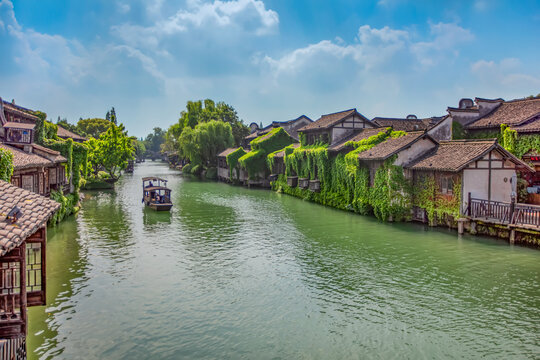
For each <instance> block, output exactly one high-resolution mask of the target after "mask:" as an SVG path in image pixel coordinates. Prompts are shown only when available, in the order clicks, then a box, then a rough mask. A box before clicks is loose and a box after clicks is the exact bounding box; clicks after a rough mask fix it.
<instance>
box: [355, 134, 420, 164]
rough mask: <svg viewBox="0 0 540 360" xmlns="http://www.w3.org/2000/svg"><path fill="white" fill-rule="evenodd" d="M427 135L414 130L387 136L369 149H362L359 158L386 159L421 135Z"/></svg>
mask: <svg viewBox="0 0 540 360" xmlns="http://www.w3.org/2000/svg"><path fill="white" fill-rule="evenodd" d="M423 136H427V135H426V133H425V132H423V131H415V132H410V133H407V134H406V135H403V136H400V137H397V138H392V137H390V138H388V139H387V140H385V141H383V142H381V143H379V144H377V145H375V146H374V147H372V148H371V149H369V150H366V151H362V152H361V153H359V154H358V159H360V160H364V161H365V160H386V159H388V158H389V157H390V156H392V155H394V154H396V153H398V152H399V151H401V150H403V149H405V148H407V147H409V146H410V145H411V144H412V143H414V142H416V141H417V140H419V139H420V138H421V137H423Z"/></svg>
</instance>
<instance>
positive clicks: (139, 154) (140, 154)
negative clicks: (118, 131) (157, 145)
mask: <svg viewBox="0 0 540 360" xmlns="http://www.w3.org/2000/svg"><path fill="white" fill-rule="evenodd" d="M131 142H132V144H133V148H134V149H135V158H137V159H144V157H145V155H146V146H145V145H144V141H142V140H139V139H137V138H136V137H131Z"/></svg>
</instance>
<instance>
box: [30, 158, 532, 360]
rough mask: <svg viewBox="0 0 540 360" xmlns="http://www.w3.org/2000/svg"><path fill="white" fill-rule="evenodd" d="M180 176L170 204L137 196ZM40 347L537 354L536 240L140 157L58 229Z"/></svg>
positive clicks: (143, 352) (33, 345)
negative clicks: (460, 230) (203, 175)
mask: <svg viewBox="0 0 540 360" xmlns="http://www.w3.org/2000/svg"><path fill="white" fill-rule="evenodd" d="M150 175H157V176H162V177H165V178H167V179H169V180H170V181H169V186H170V187H171V188H172V189H173V202H174V207H173V209H172V211H171V213H170V214H168V213H155V212H152V211H151V210H150V211H149V210H146V209H144V206H143V205H142V204H141V197H142V195H141V177H143V176H150ZM48 234H49V240H48V244H47V246H48V253H47V261H48V263H47V265H48V266H47V304H48V305H47V306H45V307H37V308H30V309H29V323H30V325H29V331H28V333H29V334H28V352H29V357H30V358H40V359H49V358H55V359H242V358H244V359H365V358H372V359H389V358H400V359H403V358H409V359H422V358H426V359H433V358H455V359H462V358H469V359H472V358H479V357H484V358H488V359H490V358H493V359H510V358H516V359H522V358H535V357H536V358H538V356H539V354H540V311H539V309H540V251H538V250H531V249H528V248H523V247H518V246H511V245H509V244H507V243H505V242H502V241H498V240H494V239H490V238H481V237H471V236H462V237H458V236H457V234H456V233H454V232H452V231H447V230H445V229H429V228H425V227H423V226H420V225H415V224H382V223H380V222H378V221H377V220H376V219H374V218H371V217H363V216H358V215H354V214H349V213H346V212H342V211H337V210H333V209H330V208H325V207H322V206H319V205H316V204H312V203H309V202H305V201H302V200H299V199H297V198H293V197H289V196H287V195H282V194H276V193H273V192H271V191H264V190H248V189H244V188H241V187H234V186H229V185H226V184H221V183H215V182H202V181H197V180H194V179H191V178H183V177H182V176H181V175H179V174H178V173H177V172H174V171H172V170H169V169H168V168H167V167H166V166H165V165H164V164H162V163H151V162H150V163H145V164H140V165H137V166H136V168H135V173H134V174H133V175H126V176H124V177H123V178H122V179H121V180H120V182H119V183H118V185H117V189H116V191H115V192H90V193H87V194H86V200H85V201H84V206H83V210H82V211H81V212H80V213H79V214H78V216H77V217H72V218H70V219H68V220H67V221H64V222H63V223H61V224H60V225H58V226H57V227H56V228H53V229H49V233H48Z"/></svg>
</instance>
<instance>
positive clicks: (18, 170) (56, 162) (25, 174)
mask: <svg viewBox="0 0 540 360" xmlns="http://www.w3.org/2000/svg"><path fill="white" fill-rule="evenodd" d="M0 147H1V148H3V149H4V150H9V151H10V152H11V153H12V154H13V168H14V169H13V175H12V176H11V183H12V184H13V185H15V186H18V187H21V188H23V189H26V190H28V191H32V192H35V193H37V194H40V195H43V196H49V194H50V192H51V190H67V187H68V186H69V184H68V182H67V180H66V170H65V164H66V162H67V160H66V158H65V157H63V156H62V155H60V153H59V152H58V151H55V150H51V149H48V148H46V147H43V146H40V145H37V144H32V145H28V146H25V147H24V148H25V149H26V150H27V151H25V150H22V149H20V148H18V147H15V146H14V145H7V144H2V143H0Z"/></svg>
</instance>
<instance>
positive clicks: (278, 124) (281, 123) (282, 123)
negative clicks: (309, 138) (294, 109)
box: [272, 115, 313, 126]
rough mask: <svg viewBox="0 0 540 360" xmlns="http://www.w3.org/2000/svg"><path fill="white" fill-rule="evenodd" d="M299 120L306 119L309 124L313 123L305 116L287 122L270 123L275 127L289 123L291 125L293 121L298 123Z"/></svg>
mask: <svg viewBox="0 0 540 360" xmlns="http://www.w3.org/2000/svg"><path fill="white" fill-rule="evenodd" d="M300 119H306V120H309V121H310V122H313V120H311V119H310V118H309V117H307V116H306V115H300V116H299V117H297V118H296V119H292V120H287V121H272V125H275V126H280V125H286V124H290V123H293V122H295V121H298V120H300Z"/></svg>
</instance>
